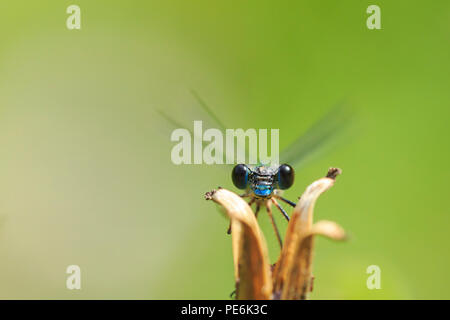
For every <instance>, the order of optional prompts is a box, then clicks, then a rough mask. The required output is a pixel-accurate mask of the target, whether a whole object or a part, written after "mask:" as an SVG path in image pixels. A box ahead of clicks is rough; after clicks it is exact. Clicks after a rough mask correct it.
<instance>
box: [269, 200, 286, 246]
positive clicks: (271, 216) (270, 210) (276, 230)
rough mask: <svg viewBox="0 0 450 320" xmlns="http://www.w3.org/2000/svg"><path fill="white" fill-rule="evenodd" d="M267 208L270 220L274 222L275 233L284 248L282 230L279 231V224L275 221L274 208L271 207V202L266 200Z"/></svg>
mask: <svg viewBox="0 0 450 320" xmlns="http://www.w3.org/2000/svg"><path fill="white" fill-rule="evenodd" d="M266 209H267V213H268V214H269V218H270V222H272V226H273V228H274V229H275V233H276V235H277V239H278V243H279V244H280V248H283V241H282V240H281V235H280V231H278V228H277V224H276V223H275V219H274V218H273V215H272V208H271V207H270V202H269V201H266Z"/></svg>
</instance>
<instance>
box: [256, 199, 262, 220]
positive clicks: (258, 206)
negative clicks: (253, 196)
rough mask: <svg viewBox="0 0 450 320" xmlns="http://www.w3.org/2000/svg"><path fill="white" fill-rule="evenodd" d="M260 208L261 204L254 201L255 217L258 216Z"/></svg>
mask: <svg viewBox="0 0 450 320" xmlns="http://www.w3.org/2000/svg"><path fill="white" fill-rule="evenodd" d="M260 208H261V204H260V203H259V202H257V203H256V209H255V217H256V218H258V212H259V209H260Z"/></svg>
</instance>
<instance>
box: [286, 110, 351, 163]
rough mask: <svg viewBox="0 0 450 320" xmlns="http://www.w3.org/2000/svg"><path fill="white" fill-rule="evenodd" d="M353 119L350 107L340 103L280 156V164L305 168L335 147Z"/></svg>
mask: <svg viewBox="0 0 450 320" xmlns="http://www.w3.org/2000/svg"><path fill="white" fill-rule="evenodd" d="M352 118H353V112H352V111H351V110H350V107H349V106H348V105H346V104H344V103H340V104H338V105H336V106H335V107H333V108H332V109H331V110H330V111H329V112H328V113H327V114H326V115H325V116H324V117H323V118H321V119H320V120H319V121H318V122H316V123H315V124H314V125H313V126H312V127H311V128H310V129H308V131H306V133H305V134H303V135H301V136H300V137H298V138H297V139H296V140H295V141H294V142H292V144H291V145H290V146H289V147H287V148H286V149H285V150H283V151H282V152H281V154H280V163H288V164H290V165H291V166H292V167H295V168H300V167H303V166H304V165H305V164H306V163H307V162H308V161H311V160H312V159H313V158H314V157H316V156H318V155H319V154H320V153H321V152H323V151H325V149H328V147H330V146H331V145H334V144H335V143H336V142H337V140H338V139H340V138H341V137H342V134H343V132H344V131H346V128H348V127H349V124H350V123H351V120H352Z"/></svg>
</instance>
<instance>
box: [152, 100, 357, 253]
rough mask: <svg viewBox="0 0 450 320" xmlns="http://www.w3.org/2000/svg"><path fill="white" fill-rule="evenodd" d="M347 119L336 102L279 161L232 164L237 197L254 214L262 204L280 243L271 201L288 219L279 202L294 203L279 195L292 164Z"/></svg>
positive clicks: (299, 161)
mask: <svg viewBox="0 0 450 320" xmlns="http://www.w3.org/2000/svg"><path fill="white" fill-rule="evenodd" d="M192 94H193V95H194V97H195V98H196V99H197V101H198V103H199V105H200V106H201V107H202V109H203V110H204V111H205V112H206V114H207V115H208V117H209V118H210V119H212V120H213V121H214V122H215V123H216V124H217V125H218V127H219V128H220V129H221V130H222V131H223V132H224V131H225V130H226V129H225V126H224V125H223V123H222V122H221V121H220V119H219V118H218V117H217V116H216V115H215V114H214V113H213V112H212V110H211V109H210V108H209V107H208V105H207V104H206V103H205V102H204V101H203V100H202V99H201V98H200V97H199V96H198V94H197V93H196V92H192ZM158 112H159V114H160V115H161V116H163V117H164V118H165V119H166V120H167V121H169V122H170V123H171V124H172V125H174V126H176V127H179V124H178V123H177V122H175V121H174V120H173V119H172V118H171V117H169V116H168V115H167V114H165V113H164V112H162V111H160V110H158ZM350 120H351V114H350V112H349V109H348V106H347V105H344V104H338V105H337V106H335V107H334V108H332V109H331V111H329V112H328V113H327V114H326V115H325V116H324V117H323V118H321V119H320V120H319V121H318V122H316V123H315V124H314V125H313V126H312V127H311V128H310V129H309V130H308V131H307V132H306V133H305V134H303V135H301V136H299V137H298V138H297V139H296V140H294V141H293V142H292V143H291V145H290V146H288V147H287V148H286V149H285V150H283V151H282V152H281V154H280V163H281V164H271V165H268V166H266V165H263V164H259V165H254V166H252V165H247V164H243V163H241V164H237V165H235V166H234V168H233V169H232V172H231V178H232V181H233V184H234V186H235V187H236V188H238V189H240V190H245V192H244V194H242V195H241V197H242V198H249V202H248V204H249V205H250V206H252V205H255V206H256V208H255V215H256V216H257V215H258V213H259V211H260V209H261V207H265V208H266V211H267V213H268V215H269V218H270V221H271V224H272V226H273V228H274V230H275V234H276V236H277V240H278V242H279V244H280V247H282V246H283V243H282V239H281V235H280V232H279V230H278V227H277V225H276V222H275V219H274V216H273V213H272V205H275V207H276V208H277V209H278V210H279V211H280V212H281V213H282V215H283V216H284V218H285V219H286V220H287V221H289V215H288V214H287V212H286V211H285V210H284V208H283V207H282V206H281V204H280V202H284V203H286V204H288V205H289V206H292V207H295V205H296V204H295V203H294V202H292V201H290V200H288V199H285V198H283V197H282V196H281V193H282V191H283V190H286V189H289V188H290V187H292V185H293V184H294V180H295V179H294V178H295V173H294V168H293V167H294V166H295V167H296V168H301V167H303V166H304V165H305V164H306V163H307V162H308V160H309V161H310V160H311V159H312V155H317V154H318V151H321V150H323V149H324V148H323V147H324V146H325V145H326V144H327V143H326V142H330V141H331V140H333V139H335V138H336V137H337V136H339V133H341V132H342V131H343V129H344V128H346V127H347V124H348V123H349V121H350ZM328 144H329V143H328ZM231 232H232V230H231V223H230V227H228V231H227V233H228V234H230V233H231Z"/></svg>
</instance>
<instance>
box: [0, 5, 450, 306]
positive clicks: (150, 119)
mask: <svg viewBox="0 0 450 320" xmlns="http://www.w3.org/2000/svg"><path fill="white" fill-rule="evenodd" d="M70 4H77V5H79V6H80V8H81V26H82V29H81V30H72V31H70V30H68V29H67V28H66V19H67V17H68V14H66V8H67V7H68V6H69V5H70ZM370 4H377V5H379V6H380V8H381V24H382V30H368V29H367V27H366V19H367V17H368V14H367V13H366V8H367V7H368V6H369V5H370ZM0 12H1V19H0V39H1V40H0V147H1V150H2V152H1V156H0V298H4V299H11V298H21V299H30V298H31V299H36V298H43V299H50V298H59V299H102V298H104V299H119V298H120V299H143V298H145V299H147V298H148V299H182V298H186V299H228V298H229V297H228V296H229V294H230V293H231V292H232V290H233V289H234V280H233V266H232V256H231V242H230V237H229V236H227V235H226V234H225V231H226V228H227V226H228V222H227V220H226V219H225V218H224V216H223V215H221V214H219V213H218V210H217V208H216V207H215V205H214V204H212V203H210V202H206V201H205V200H204V198H203V194H204V192H206V191H209V190H211V189H212V188H215V187H217V186H218V185H220V186H222V187H227V188H231V189H233V190H235V189H234V188H233V187H232V184H231V181H230V180H231V179H230V172H229V171H227V170H223V169H225V168H221V167H219V166H206V165H201V166H194V165H191V166H188V165H184V166H175V165H173V164H172V163H171V161H170V151H171V148H172V146H173V143H172V142H170V140H169V137H170V131H171V130H172V129H171V128H170V127H169V126H167V124H166V123H164V122H163V121H162V120H161V118H160V117H158V116H157V114H156V113H155V110H156V109H157V108H159V109H163V110H165V111H166V112H167V113H170V114H172V115H173V116H174V118H176V119H177V120H179V121H180V122H181V123H183V124H184V125H186V126H188V127H190V126H192V120H194V119H196V115H195V114H194V113H191V110H195V108H196V107H197V108H198V105H197V103H196V101H195V99H194V98H193V97H192V95H191V94H190V93H189V90H190V89H195V90H196V91H197V92H199V93H200V95H201V96H202V97H203V98H204V99H205V100H206V101H207V102H208V103H209V104H210V105H211V106H212V108H213V109H214V111H215V112H216V114H217V115H218V116H219V117H220V118H221V119H222V120H223V122H225V123H226V124H227V126H228V127H230V128H240V127H243V128H279V129H280V144H281V147H282V148H283V147H285V146H287V145H288V144H289V143H290V142H292V141H293V140H294V139H295V138H296V137H297V136H298V135H299V134H301V133H302V132H304V131H305V130H307V129H308V128H309V127H310V126H311V125H312V124H313V123H314V122H315V121H316V120H317V119H320V117H321V116H322V115H323V114H325V113H326V112H327V110H329V109H330V108H331V106H332V105H334V104H335V103H336V102H338V101H340V100H342V99H347V100H348V101H351V104H352V105H353V106H354V107H355V108H356V109H357V115H358V116H357V122H358V126H357V127H358V130H357V131H354V132H353V133H352V139H350V141H349V142H348V143H347V144H344V145H343V146H340V147H339V148H336V149H335V150H334V151H333V152H331V153H327V154H326V155H323V156H322V157H320V158H318V159H317V160H316V161H314V162H313V163H312V164H311V165H310V166H308V167H307V168H305V169H303V170H299V171H297V175H296V184H295V186H294V187H293V188H292V189H290V190H288V191H287V192H286V193H285V195H286V197H287V198H289V199H295V198H296V197H297V196H299V195H300V194H301V193H302V192H303V191H304V189H305V187H306V186H307V185H308V184H309V183H311V182H312V181H314V180H315V179H317V178H319V177H321V176H323V175H324V173H325V172H326V170H327V169H328V167H330V166H338V167H340V168H342V169H343V175H342V176H340V177H339V178H338V181H337V183H336V185H335V187H333V189H331V190H330V191H328V192H327V193H326V194H325V195H324V196H322V197H321V198H320V199H319V202H318V204H317V207H316V212H315V218H316V220H318V219H329V220H334V221H336V222H338V223H340V224H341V225H342V226H343V227H344V228H345V229H346V230H347V231H349V233H350V234H351V235H352V237H351V240H350V241H349V242H346V243H334V242H331V241H328V240H326V239H319V240H318V242H317V247H316V254H315V255H316V258H315V265H314V275H315V277H316V280H315V288H314V292H313V294H312V297H311V298H313V299H389V298H393V299H409V298H412V299H431V298H437V299H448V298H450V275H449V274H448V270H449V268H450V253H449V251H450V250H449V246H450V232H449V229H450V212H449V211H450V210H449V209H448V202H447V198H446V197H448V190H449V188H448V180H449V178H450V175H449V169H448V163H449V148H448V137H449V133H450V128H449V125H448V119H449V116H450V112H449V102H450V90H449V89H450V81H449V75H450V62H449V57H450V45H449V41H450V3H449V2H448V1H432V2H424V1H414V2H411V1H406V0H405V1H395V2H393V1H380V0H377V1H375V2H374V1H356V0H354V1H350V0H346V1H312V0H311V1H261V0H259V1H214V2H211V1H170V2H169V1H159V2H153V1H146V2H145V3H144V2H143V1H104V0H97V1H87V0H77V1H76V2H72V1H56V0H54V1H33V2H31V1H2V2H1V3H0ZM277 218H278V219H277V221H278V224H279V225H280V227H281V228H282V229H283V230H284V229H285V228H286V223H285V222H284V221H283V220H282V218H281V215H277ZM259 221H260V223H261V227H262V228H263V231H264V233H265V235H266V238H267V241H268V243H269V250H270V254H271V259H272V261H274V260H275V259H276V257H277V255H278V248H277V242H276V239H275V236H274V234H273V231H272V229H271V227H270V224H269V221H268V218H267V215H266V214H265V212H263V213H262V214H260V219H259ZM71 264H76V265H79V266H80V267H81V272H82V289H81V290H78V291H77V290H73V291H70V290H68V289H66V277H67V275H66V273H65V271H66V267H67V266H68V265H71ZM369 265H378V266H380V268H381V287H382V288H381V289H380V290H368V289H367V287H366V280H367V277H368V274H366V268H367V267H368V266H369Z"/></svg>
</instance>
